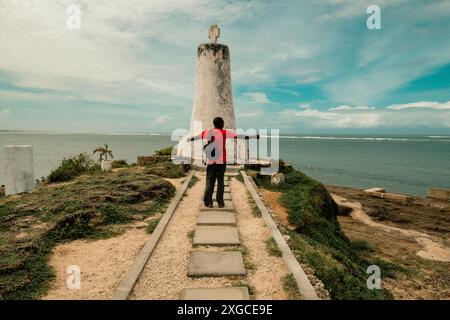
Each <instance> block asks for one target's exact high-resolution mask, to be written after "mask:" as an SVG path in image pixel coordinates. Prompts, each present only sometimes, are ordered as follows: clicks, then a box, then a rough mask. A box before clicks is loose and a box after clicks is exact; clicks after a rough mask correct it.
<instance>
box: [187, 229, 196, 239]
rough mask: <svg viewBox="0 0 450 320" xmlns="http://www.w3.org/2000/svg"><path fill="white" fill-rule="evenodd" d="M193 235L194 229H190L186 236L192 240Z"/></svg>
mask: <svg viewBox="0 0 450 320" xmlns="http://www.w3.org/2000/svg"><path fill="white" fill-rule="evenodd" d="M194 236H195V230H191V231H189V232H188V233H187V237H188V239H189V241H191V242H192V241H194Z"/></svg>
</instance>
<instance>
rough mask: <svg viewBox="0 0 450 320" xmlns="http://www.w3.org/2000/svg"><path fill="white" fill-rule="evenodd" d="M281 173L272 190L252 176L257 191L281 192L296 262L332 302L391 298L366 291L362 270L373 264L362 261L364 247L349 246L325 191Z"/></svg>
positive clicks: (266, 181) (306, 179)
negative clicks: (308, 269) (281, 178)
mask: <svg viewBox="0 0 450 320" xmlns="http://www.w3.org/2000/svg"><path fill="white" fill-rule="evenodd" d="M282 172H283V174H284V175H285V182H284V183H283V184H281V185H279V186H273V185H272V184H271V183H270V177H269V176H261V175H259V174H257V173H254V176H255V181H256V183H257V184H258V185H259V186H260V187H263V188H267V189H270V190H274V191H281V192H282V195H281V197H280V202H281V204H282V205H283V206H284V207H285V208H286V209H287V211H288V220H289V223H290V224H292V225H294V226H295V227H296V229H295V232H289V231H286V232H288V234H289V235H290V241H289V245H290V246H291V249H293V250H294V252H296V255H297V259H298V260H300V261H302V262H304V263H307V264H308V265H310V266H311V267H312V268H313V269H314V272H315V275H316V276H317V277H318V278H319V279H320V280H321V281H322V282H323V283H324V285H325V288H326V289H327V290H328V291H329V292H330V294H331V297H332V298H333V299H390V298H392V295H391V294H390V293H389V292H388V291H387V290H385V289H383V290H369V289H368V288H367V285H366V279H367V274H366V268H367V267H368V266H369V265H371V264H373V262H369V261H366V260H365V259H364V258H363V257H362V253H363V251H364V244H362V243H353V244H352V243H351V242H350V240H349V239H348V238H347V237H346V236H345V234H344V233H343V232H342V230H341V228H340V225H339V222H338V220H337V215H338V214H339V208H338V206H337V204H336V203H335V202H334V200H333V198H332V197H331V195H330V194H329V193H328V191H327V190H326V189H325V187H324V186H323V185H322V184H321V183H320V182H318V181H316V180H314V179H312V178H310V177H308V176H306V175H305V174H303V173H302V172H300V171H297V170H295V169H294V168H292V167H290V166H285V167H284V168H283V170H282ZM367 250H368V249H367Z"/></svg>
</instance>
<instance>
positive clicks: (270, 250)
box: [266, 237, 282, 257]
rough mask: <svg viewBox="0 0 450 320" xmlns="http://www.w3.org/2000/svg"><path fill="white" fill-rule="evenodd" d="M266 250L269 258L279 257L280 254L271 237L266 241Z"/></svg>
mask: <svg viewBox="0 0 450 320" xmlns="http://www.w3.org/2000/svg"><path fill="white" fill-rule="evenodd" d="M266 249H267V252H268V253H269V254H270V255H271V256H275V257H281V256H282V253H281V251H280V249H279V248H278V245H277V243H276V241H275V239H274V238H273V237H270V238H269V239H267V240H266Z"/></svg>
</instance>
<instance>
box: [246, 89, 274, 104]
mask: <svg viewBox="0 0 450 320" xmlns="http://www.w3.org/2000/svg"><path fill="white" fill-rule="evenodd" d="M244 96H247V97H250V98H251V99H252V100H253V101H254V102H257V103H261V104H269V103H271V102H270V100H269V98H268V97H267V95H266V94H265V93H264V92H246V93H244Z"/></svg>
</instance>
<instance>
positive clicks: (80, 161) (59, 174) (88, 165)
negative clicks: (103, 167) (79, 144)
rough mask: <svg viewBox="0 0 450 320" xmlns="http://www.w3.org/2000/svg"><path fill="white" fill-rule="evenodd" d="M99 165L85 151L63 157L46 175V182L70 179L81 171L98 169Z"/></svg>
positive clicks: (81, 172)
mask: <svg viewBox="0 0 450 320" xmlns="http://www.w3.org/2000/svg"><path fill="white" fill-rule="evenodd" d="M99 170H100V165H99V164H98V163H94V160H92V158H91V157H90V156H89V155H88V154H87V153H80V154H77V155H75V156H73V157H71V158H68V159H66V158H64V159H63V160H62V161H61V164H60V165H59V167H58V168H56V169H53V170H52V171H51V172H50V175H49V176H48V177H47V181H48V182H63V181H69V180H72V179H74V178H76V177H78V176H79V175H81V174H83V173H88V172H94V171H99Z"/></svg>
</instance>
